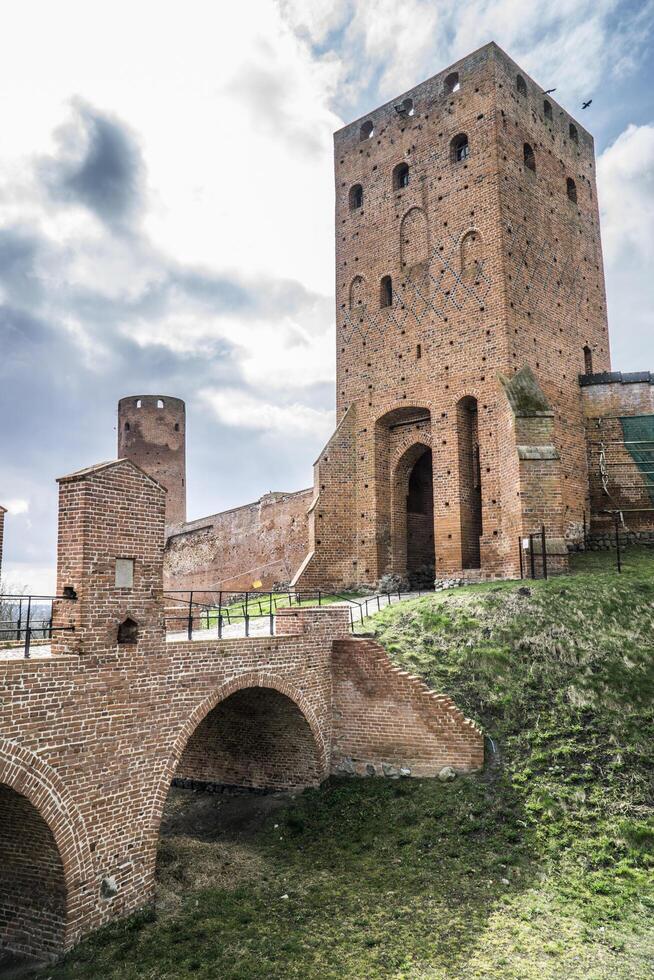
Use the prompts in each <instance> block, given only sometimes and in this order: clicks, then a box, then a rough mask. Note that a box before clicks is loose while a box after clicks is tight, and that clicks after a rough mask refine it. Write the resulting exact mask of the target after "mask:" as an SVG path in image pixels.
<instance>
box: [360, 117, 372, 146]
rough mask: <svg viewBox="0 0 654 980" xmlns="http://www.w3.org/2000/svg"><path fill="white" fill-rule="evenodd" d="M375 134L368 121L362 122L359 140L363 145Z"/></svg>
mask: <svg viewBox="0 0 654 980" xmlns="http://www.w3.org/2000/svg"><path fill="white" fill-rule="evenodd" d="M374 134H375V127H374V126H373V124H372V122H371V121H370V120H368V121H367V122H364V124H363V126H362V127H361V129H360V130H359V139H360V140H361V142H362V143H363V141H364V140H369V139H370V138H371V137H372V136H374Z"/></svg>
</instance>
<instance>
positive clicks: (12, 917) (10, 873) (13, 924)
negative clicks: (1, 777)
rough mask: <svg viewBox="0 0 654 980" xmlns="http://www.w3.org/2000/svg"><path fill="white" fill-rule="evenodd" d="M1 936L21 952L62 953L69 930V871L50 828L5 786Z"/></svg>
mask: <svg viewBox="0 0 654 980" xmlns="http://www.w3.org/2000/svg"><path fill="white" fill-rule="evenodd" d="M0 813H2V821H0V866H1V867H2V874H1V875H0V936H2V938H3V946H7V947H10V948H11V949H13V950H15V951H17V952H20V953H28V954H29V953H43V952H45V953H56V952H58V951H59V950H60V949H61V947H62V945H63V940H64V932H65V926H66V883H65V879H64V870H63V866H62V863H61V858H60V856H59V851H58V850H57V846H56V844H55V841H54V838H53V836H52V832H51V831H50V829H49V827H48V825H47V824H46V822H45V821H44V820H43V818H42V817H40V816H39V814H38V812H37V810H36V809H35V807H34V806H33V805H32V804H31V803H30V802H29V800H27V799H26V798H25V797H24V796H21V794H20V793H17V792H15V790H13V789H10V788H9V787H8V786H3V785H0Z"/></svg>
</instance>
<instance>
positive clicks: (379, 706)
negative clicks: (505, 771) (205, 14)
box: [332, 637, 484, 776]
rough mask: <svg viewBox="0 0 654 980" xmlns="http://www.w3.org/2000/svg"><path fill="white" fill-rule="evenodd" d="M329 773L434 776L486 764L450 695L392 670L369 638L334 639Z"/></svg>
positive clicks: (473, 731)
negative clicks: (449, 769)
mask: <svg viewBox="0 0 654 980" xmlns="http://www.w3.org/2000/svg"><path fill="white" fill-rule="evenodd" d="M332 662H333V679H334V700H333V705H334V722H333V725H334V733H333V745H332V771H333V772H341V771H343V770H344V769H345V770H346V771H348V770H349V771H351V770H352V769H354V771H356V772H357V773H359V774H361V775H366V774H372V772H373V771H374V772H376V773H379V774H382V773H383V772H384V771H385V767H386V771H388V767H389V766H390V767H392V768H393V769H395V771H396V773H397V772H399V770H400V769H406V770H410V772H411V773H412V775H414V776H434V775H436V774H437V773H438V772H439V771H440V769H442V768H443V766H452V767H453V768H454V769H461V770H464V771H469V770H471V769H480V768H481V767H482V766H483V764H484V743H483V739H482V737H481V733H480V731H479V729H478V728H477V727H476V725H475V724H474V723H473V722H472V721H469V720H468V719H466V718H465V717H464V716H463V714H462V713H461V712H460V711H459V709H458V708H457V707H456V706H455V705H454V703H453V702H452V701H451V700H450V698H448V697H446V696H445V695H440V694H435V693H434V692H433V691H431V690H430V689H429V688H428V687H427V685H426V684H425V683H424V682H423V681H421V680H420V679H419V678H418V677H415V676H413V675H412V674H409V673H408V672H407V671H405V670H402V669H400V668H399V667H395V666H394V665H393V664H392V663H391V662H390V660H389V659H388V655H387V653H386V651H385V650H384V649H383V647H381V646H380V645H379V644H378V643H376V642H375V641H374V640H369V639H355V638H353V637H349V638H348V639H343V640H337V641H336V642H335V643H334V653H333V661H332Z"/></svg>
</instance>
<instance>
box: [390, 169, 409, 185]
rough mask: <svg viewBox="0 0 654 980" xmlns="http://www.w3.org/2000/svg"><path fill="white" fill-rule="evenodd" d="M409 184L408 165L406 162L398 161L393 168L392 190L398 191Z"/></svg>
mask: <svg viewBox="0 0 654 980" xmlns="http://www.w3.org/2000/svg"><path fill="white" fill-rule="evenodd" d="M408 186H409V165H408V164H407V163H398V165H397V167H395V169H394V170H393V190H395V191H399V190H401V189H402V188H403V187H408Z"/></svg>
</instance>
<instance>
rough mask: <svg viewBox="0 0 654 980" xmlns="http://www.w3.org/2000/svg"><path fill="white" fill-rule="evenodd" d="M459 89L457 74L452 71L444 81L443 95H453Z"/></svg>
mask: <svg viewBox="0 0 654 980" xmlns="http://www.w3.org/2000/svg"><path fill="white" fill-rule="evenodd" d="M460 88H461V85H460V83H459V73H458V71H453V72H452V73H451V74H450V75H448V76H447V78H446V79H445V94H446V95H453V94H454V92H458V91H459V89H460Z"/></svg>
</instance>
